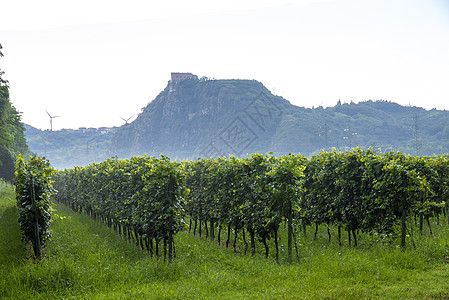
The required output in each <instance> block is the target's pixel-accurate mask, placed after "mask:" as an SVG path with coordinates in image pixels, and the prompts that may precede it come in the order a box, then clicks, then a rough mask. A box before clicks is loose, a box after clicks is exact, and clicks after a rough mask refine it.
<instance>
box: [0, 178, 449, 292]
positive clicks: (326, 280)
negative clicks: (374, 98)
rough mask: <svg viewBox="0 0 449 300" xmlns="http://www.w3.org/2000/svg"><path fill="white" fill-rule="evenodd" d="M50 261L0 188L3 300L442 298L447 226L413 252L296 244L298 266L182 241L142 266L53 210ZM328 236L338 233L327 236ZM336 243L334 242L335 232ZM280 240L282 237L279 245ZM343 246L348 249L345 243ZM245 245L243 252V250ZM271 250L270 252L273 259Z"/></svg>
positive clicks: (63, 211) (448, 272)
mask: <svg viewBox="0 0 449 300" xmlns="http://www.w3.org/2000/svg"><path fill="white" fill-rule="evenodd" d="M56 208H57V216H58V217H57V219H56V220H55V221H54V223H53V224H52V230H53V238H52V240H51V241H50V242H49V244H48V245H47V247H46V250H45V251H46V255H47V259H44V260H43V261H42V262H40V263H38V264H33V263H32V262H31V261H30V260H29V259H28V256H29V251H27V250H26V249H25V247H24V246H23V245H22V244H21V242H20V232H19V229H18V225H17V209H16V208H15V200H14V193H13V191H12V189H11V188H6V187H5V186H4V185H1V186H0V216H1V217H0V238H1V239H0V242H1V244H0V245H1V248H0V298H4V299H165V298H169V299H365V298H371V299H448V298H449V264H448V263H447V257H448V256H447V255H448V251H449V246H448V241H449V228H448V227H449V226H447V225H440V226H438V225H436V224H435V223H433V224H432V225H433V227H434V228H433V230H434V235H433V236H430V235H429V234H427V233H426V234H425V236H424V237H423V238H420V237H419V236H418V235H416V236H415V243H416V246H417V250H413V247H411V246H410V247H408V249H407V251H405V252H402V251H400V249H399V248H398V247H397V245H396V244H397V241H396V240H394V241H393V242H392V243H391V244H388V243H387V244H383V243H381V242H378V241H376V242H373V239H372V238H371V237H369V236H367V235H361V236H360V238H359V246H358V247H356V248H349V247H348V246H347V245H344V246H342V247H339V246H338V244H337V242H336V241H335V236H333V240H332V241H331V242H330V243H328V242H327V232H326V230H325V228H324V227H323V228H320V232H319V235H318V238H317V239H316V240H314V239H313V233H312V230H311V229H309V232H308V236H307V237H304V236H302V235H299V236H298V246H299V257H300V259H299V262H298V261H295V262H294V263H293V264H287V263H286V262H285V252H286V249H284V250H283V251H282V253H281V262H280V263H279V264H278V263H276V262H275V261H274V259H273V257H272V254H273V253H270V258H269V259H265V258H264V257H263V255H262V250H263V249H262V245H261V244H258V245H257V250H258V252H257V254H256V255H255V256H254V257H251V256H249V255H244V254H243V253H241V252H239V253H237V254H235V253H233V251H232V249H226V248H224V247H223V246H220V245H217V243H216V242H212V241H208V240H205V239H204V238H202V239H200V238H198V237H194V236H193V235H192V234H188V233H187V232H182V233H180V234H178V235H177V236H176V251H177V255H178V257H177V258H176V259H175V260H174V262H173V263H172V264H168V263H165V262H164V261H163V259H162V258H159V259H158V258H151V257H148V255H147V253H146V252H145V251H141V250H139V249H138V248H137V247H136V246H135V245H133V244H130V243H129V242H127V241H126V240H124V239H123V238H122V237H120V236H119V235H118V234H117V233H115V232H114V231H113V230H111V229H109V228H107V227H106V226H105V225H103V224H100V223H98V222H96V221H94V220H92V219H91V218H90V217H87V216H85V215H81V214H77V213H73V212H72V211H70V210H69V209H68V208H66V207H64V206H62V205H57V206H56ZM332 230H333V231H335V230H334V229H333V228H332ZM334 235H335V233H334ZM283 240H285V239H284V236H281V241H283ZM345 242H346V241H345ZM242 246H243V244H242V241H241V240H240V241H239V247H240V248H242ZM273 250H274V247H273V246H272V244H270V251H272V252H274V251H273Z"/></svg>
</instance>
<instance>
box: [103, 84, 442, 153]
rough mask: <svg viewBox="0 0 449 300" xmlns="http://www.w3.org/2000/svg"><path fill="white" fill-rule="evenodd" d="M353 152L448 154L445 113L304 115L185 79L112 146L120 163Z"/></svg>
mask: <svg viewBox="0 0 449 300" xmlns="http://www.w3.org/2000/svg"><path fill="white" fill-rule="evenodd" d="M304 103H307V99H304ZM356 146H360V147H362V148H368V147H373V148H375V149H379V148H381V149H382V151H389V150H398V151H402V152H405V153H410V154H420V155H432V154H442V153H447V152H449V119H448V112H447V111H438V110H431V111H427V110H425V109H422V108H418V107H411V106H407V107H404V106H401V105H399V104H396V103H394V102H390V101H383V100H380V101H371V100H368V101H365V102H361V103H357V104H356V103H353V102H350V103H343V104H342V103H341V102H340V100H339V101H338V102H337V104H336V105H335V106H334V107H329V108H323V107H317V108H304V107H298V106H294V105H292V104H291V103H290V102H289V101H287V100H285V99H283V98H282V97H279V96H275V95H273V94H271V93H270V91H269V90H267V89H266V88H265V87H264V86H263V85H262V84H261V83H260V82H257V81H254V80H196V79H189V80H184V81H181V82H177V83H172V82H169V83H168V85H167V87H166V88H165V89H164V91H162V92H161V93H160V94H159V95H158V96H157V97H156V99H154V100H153V101H152V102H150V103H149V104H148V105H147V107H145V108H144V109H143V111H142V112H141V114H140V115H139V116H138V118H137V119H136V120H135V121H134V122H132V123H131V124H128V125H125V126H122V127H121V128H119V129H118V130H117V133H116V135H115V136H114V138H113V142H112V149H113V152H114V153H116V154H118V155H119V156H130V155H132V154H143V153H147V154H149V155H158V154H160V153H164V154H167V155H169V156H170V157H173V158H178V159H185V158H188V159H195V158H198V157H210V156H212V157H217V156H223V155H227V154H232V155H237V156H243V155H245V154H246V153H253V152H260V153H265V152H273V153H274V154H276V155H281V154H286V153H289V152H292V153H298V152H300V153H301V154H303V155H305V156H310V155H313V154H316V153H318V152H319V151H321V150H323V149H326V150H330V149H331V148H336V149H338V150H345V149H348V148H352V147H356Z"/></svg>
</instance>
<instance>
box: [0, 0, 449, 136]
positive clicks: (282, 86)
mask: <svg viewBox="0 0 449 300" xmlns="http://www.w3.org/2000/svg"><path fill="white" fill-rule="evenodd" d="M1 11H2V16H1V18H0V43H1V44H2V45H3V54H4V55H5V57H4V58H2V59H1V60H0V69H2V70H4V71H5V72H6V74H5V78H6V79H8V80H9V82H10V88H11V89H10V92H11V100H12V102H13V103H14V105H15V106H16V108H17V109H18V110H19V111H21V112H23V121H24V122H26V123H28V124H30V125H33V126H36V127H38V128H41V129H47V128H49V118H48V116H47V114H46V112H45V110H48V111H49V112H50V113H51V114H53V115H60V116H61V117H60V118H57V119H55V120H54V122H53V128H54V129H60V128H78V127H83V126H85V127H101V126H118V125H121V124H123V123H124V122H123V121H122V120H121V119H120V117H123V118H128V117H131V116H133V117H134V118H135V117H136V116H137V114H138V113H139V112H140V111H141V108H143V107H145V106H146V105H147V104H148V103H149V102H150V101H151V100H153V99H154V98H155V97H156V96H157V95H158V94H159V92H161V91H162V90H163V89H164V88H165V86H166V85H167V81H168V80H169V78H170V72H192V73H194V74H197V75H198V76H200V77H201V76H207V77H215V78H217V79H230V78H233V79H256V80H258V81H260V82H262V83H263V84H264V85H265V86H266V87H267V88H268V89H269V90H271V91H272V92H273V93H274V94H277V95H280V96H283V97H284V98H285V99H287V100H289V101H290V102H291V103H292V104H295V105H299V106H306V107H312V106H319V105H322V106H324V107H327V106H334V105H335V104H336V102H337V101H338V99H341V101H342V102H350V101H355V102H358V101H364V100H369V99H372V100H378V99H384V100H391V101H395V102H398V103H400V104H403V105H409V104H411V105H416V106H422V107H425V108H427V109H431V108H438V109H449V1H448V0H321V1H320V0H297V1H288V0H265V1H261V0H250V1H245V0H231V1H229V0H227V1H211V0H208V1H206V0H190V1H182V0H175V1H143V0H142V1H138V0H127V1H123V0H121V1H115V0H112V1H111V0H76V1H71V0H70V1H60V0H40V1H35V0H24V1H16V0H3V1H2V3H1Z"/></svg>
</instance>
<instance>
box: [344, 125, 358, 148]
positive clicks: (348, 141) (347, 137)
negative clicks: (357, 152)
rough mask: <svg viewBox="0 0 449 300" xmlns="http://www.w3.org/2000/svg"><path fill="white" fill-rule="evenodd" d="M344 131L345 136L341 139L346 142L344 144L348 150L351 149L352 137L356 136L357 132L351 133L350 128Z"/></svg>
mask: <svg viewBox="0 0 449 300" xmlns="http://www.w3.org/2000/svg"><path fill="white" fill-rule="evenodd" d="M344 131H345V134H346V135H345V136H344V137H343V139H344V140H346V144H347V145H348V147H349V149H352V147H353V146H352V137H353V136H355V135H357V132H353V131H352V130H351V127H348V128H346V129H345V130H344Z"/></svg>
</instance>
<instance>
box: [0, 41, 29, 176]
mask: <svg viewBox="0 0 449 300" xmlns="http://www.w3.org/2000/svg"><path fill="white" fill-rule="evenodd" d="M1 49H2V45H1V44H0V50H1ZM0 57H3V53H2V52H1V51H0ZM3 74H4V72H3V71H2V70H1V69H0V177H1V178H3V179H5V180H11V179H12V178H13V177H14V172H12V173H11V165H12V166H13V165H14V163H15V157H16V156H17V155H18V154H19V153H21V154H26V153H29V152H30V151H29V149H28V146H27V144H26V140H25V134H24V131H25V127H24V126H23V123H22V122H21V115H20V113H19V112H18V111H17V110H16V109H15V107H14V106H13V105H12V104H11V102H10V100H9V87H8V81H7V80H5V79H3V78H2V75H3Z"/></svg>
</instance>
